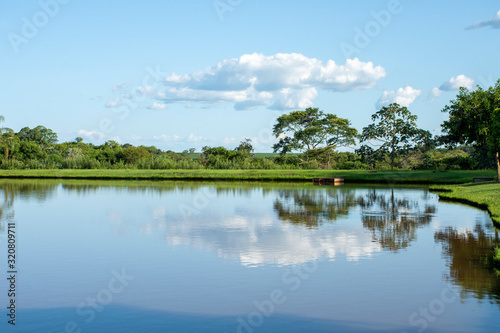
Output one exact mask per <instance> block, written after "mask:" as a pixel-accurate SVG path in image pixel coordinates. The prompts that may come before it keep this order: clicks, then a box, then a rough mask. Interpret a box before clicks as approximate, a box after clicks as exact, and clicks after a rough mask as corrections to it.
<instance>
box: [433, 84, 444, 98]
mask: <svg viewBox="0 0 500 333" xmlns="http://www.w3.org/2000/svg"><path fill="white" fill-rule="evenodd" d="M442 93H443V91H442V90H441V89H439V88H438V87H434V88H432V90H431V97H432V99H433V100H434V98H437V97H439V96H441V94H442Z"/></svg>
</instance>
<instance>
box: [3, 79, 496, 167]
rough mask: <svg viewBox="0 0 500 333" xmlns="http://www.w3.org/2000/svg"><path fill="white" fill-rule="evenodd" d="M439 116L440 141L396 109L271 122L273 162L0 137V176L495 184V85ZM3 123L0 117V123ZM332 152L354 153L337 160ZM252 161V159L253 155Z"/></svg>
mask: <svg viewBox="0 0 500 333" xmlns="http://www.w3.org/2000/svg"><path fill="white" fill-rule="evenodd" d="M442 111H443V112H446V113H448V114H449V120H447V121H445V122H443V124H442V125H441V127H442V132H443V134H442V135H439V136H433V135H432V134H431V133H430V132H429V131H427V130H424V129H420V128H418V126H417V123H416V121H417V116H416V115H413V114H412V113H411V112H410V110H408V108H407V107H404V106H401V105H399V104H397V103H393V104H390V105H388V106H385V107H382V108H381V109H380V110H379V111H377V112H376V113H374V114H373V115H372V117H371V120H372V123H371V124H369V125H368V126H366V127H364V128H363V129H362V131H360V132H358V130H357V129H356V128H354V127H352V126H351V122H350V120H348V119H345V118H341V117H338V116H337V115H334V114H330V113H325V112H324V111H320V110H319V109H318V108H307V109H305V110H301V111H292V112H290V113H288V114H284V115H282V116H280V117H278V119H277V121H276V124H275V125H274V127H273V133H274V135H275V136H276V138H277V139H278V142H277V143H276V144H274V146H273V147H272V148H273V151H274V152H275V153H276V154H274V156H264V157H262V156H256V155H255V153H254V148H253V146H252V142H251V140H250V139H245V140H243V141H242V142H240V144H239V145H238V146H237V147H235V148H234V149H227V148H225V147H209V146H205V147H203V148H202V152H201V153H195V149H194V148H191V149H189V150H185V151H184V152H182V153H176V152H173V151H171V150H167V151H164V150H161V149H158V148H156V147H154V146H138V147H136V146H133V145H131V144H128V143H126V144H123V145H120V144H119V143H117V142H115V141H106V142H105V143H104V144H101V145H94V144H92V143H84V142H83V139H82V138H81V137H77V138H76V139H75V140H73V141H71V142H64V143H58V137H57V133H55V132H54V131H53V130H51V129H49V128H46V127H44V126H37V127H35V128H29V127H24V128H22V129H21V130H20V131H19V132H17V133H16V132H14V131H13V130H12V129H9V128H2V129H1V136H0V146H1V148H2V149H1V150H0V155H3V156H0V157H3V158H2V160H1V161H2V162H1V165H0V167H1V168H3V169H97V168H109V169H122V168H134V169H203V168H207V169H301V168H302V169H317V168H323V169H395V168H397V169H412V170H416V169H486V168H496V169H497V172H498V174H499V176H500V161H499V152H500V80H499V81H497V83H496V85H495V86H493V87H490V88H488V89H486V90H485V89H482V88H481V87H477V89H476V90H474V91H469V90H467V89H466V88H460V92H459V94H458V95H457V96H456V99H455V100H452V101H450V104H449V105H446V106H445V107H444V109H443V110H442ZM3 121H4V118H3V117H2V116H0V122H3ZM340 147H350V148H353V149H354V148H355V147H357V149H355V151H354V153H350V152H338V151H337V149H338V148H340ZM258 155H259V154H258Z"/></svg>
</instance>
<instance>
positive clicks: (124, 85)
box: [113, 81, 130, 92]
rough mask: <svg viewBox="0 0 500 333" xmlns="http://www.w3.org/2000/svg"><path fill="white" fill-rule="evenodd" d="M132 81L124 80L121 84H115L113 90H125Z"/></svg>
mask: <svg viewBox="0 0 500 333" xmlns="http://www.w3.org/2000/svg"><path fill="white" fill-rule="evenodd" d="M129 84H130V82H128V81H127V82H122V83H119V84H115V85H114V86H113V91H115V92H116V91H119V90H123V89H127V88H128V86H129Z"/></svg>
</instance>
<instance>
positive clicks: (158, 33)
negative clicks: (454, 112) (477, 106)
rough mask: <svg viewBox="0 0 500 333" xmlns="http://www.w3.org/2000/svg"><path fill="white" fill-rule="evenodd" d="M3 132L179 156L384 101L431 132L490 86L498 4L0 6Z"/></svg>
mask: <svg viewBox="0 0 500 333" xmlns="http://www.w3.org/2000/svg"><path fill="white" fill-rule="evenodd" d="M0 36H2V38H1V42H0V48H1V53H0V54H1V59H2V61H1V65H0V66H1V72H0V74H1V80H0V89H1V91H2V108H1V110H0V114H2V115H3V116H4V117H5V123H4V124H3V126H5V127H10V128H12V129H14V130H15V131H19V130H20V129H21V128H22V127H24V126H29V127H35V126H37V125H44V126H46V127H48V128H51V129H53V130H54V131H56V132H57V133H58V134H59V139H60V141H69V140H72V139H74V138H75V137H77V136H81V137H83V138H84V140H85V141H86V142H92V143H95V144H101V143H103V142H104V141H106V140H116V141H118V142H120V143H122V144H123V143H132V144H134V145H142V144H144V145H155V146H157V147H159V148H162V149H166V150H167V149H171V150H174V151H182V150H184V149H188V148H191V147H194V148H196V149H197V151H199V150H200V149H201V147H203V146H205V145H209V146H219V145H222V146H226V147H228V148H234V147H236V146H237V145H238V143H239V142H240V141H241V140H243V139H244V138H245V137H248V138H251V139H252V140H253V143H254V146H255V147H256V151H259V152H268V151H271V150H272V149H271V146H272V144H273V143H274V138H273V137H272V135H271V130H272V124H273V123H274V121H275V120H276V118H277V117H278V116H279V115H281V114H283V113H285V112H289V111H292V110H301V109H304V108H306V107H309V106H313V107H318V108H320V109H321V110H324V111H325V112H329V113H334V114H337V115H338V116H340V117H345V118H348V119H350V120H351V121H352V124H353V125H354V126H355V127H356V128H358V130H361V129H362V128H363V127H364V126H366V125H368V124H369V123H370V116H371V115H372V114H373V113H374V112H376V111H377V110H378V108H380V107H381V106H383V105H385V104H388V103H391V102H399V103H400V104H403V105H407V106H408V107H409V109H410V111H412V112H413V113H414V114H416V115H418V117H419V119H418V123H419V125H420V126H421V127H422V128H424V129H427V130H430V131H432V132H433V133H439V130H440V124H441V123H442V121H443V120H445V119H446V115H445V114H443V113H441V112H440V110H441V109H442V108H443V107H444V106H445V105H446V104H447V103H448V102H449V100H451V99H453V98H454V97H455V96H456V94H457V92H458V87H460V86H466V87H469V88H474V87H475V85H477V84H478V85H480V86H482V87H488V86H490V85H493V84H494V83H495V82H496V80H497V79H498V78H500V66H499V65H498V55H499V54H500V43H499V42H500V4H499V3H498V1H493V0H491V1H488V0H484V1H480V2H478V1H476V2H473V1H426V0H420V1H417V0H413V1H411V0H390V1H387V0H384V1H368V0H366V1H326V0H325V1H321V0H316V1H315V0H311V1H294V0H288V1H281V0H277V1H261V0H252V1H250V0H220V1H219V0H217V1H214V0H191V1H189V0H187V1H159V0H158V1H157V0H151V1H147V0H144V1H127V0H122V1H94V0H88V1H81V0H41V1H10V0H0Z"/></svg>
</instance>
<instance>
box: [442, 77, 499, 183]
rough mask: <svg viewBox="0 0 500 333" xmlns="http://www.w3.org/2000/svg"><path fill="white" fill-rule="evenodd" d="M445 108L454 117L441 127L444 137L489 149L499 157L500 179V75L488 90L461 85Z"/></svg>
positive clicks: (497, 158) (497, 160)
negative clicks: (470, 88)
mask: <svg viewBox="0 0 500 333" xmlns="http://www.w3.org/2000/svg"><path fill="white" fill-rule="evenodd" d="M450 103H451V104H450V105H447V106H445V107H444V109H443V110H442V111H443V112H448V113H449V115H450V119H449V120H448V121H445V122H444V123H443V124H442V125H441V127H442V129H443V132H444V133H445V135H444V136H442V137H441V141H442V142H443V143H445V144H447V145H448V146H453V145H455V144H470V145H472V146H474V147H475V148H478V149H483V150H484V151H488V152H489V153H490V154H491V155H492V156H491V158H495V161H496V162H495V165H496V168H497V181H500V156H499V155H500V79H499V80H498V81H497V83H496V84H495V86H494V87H489V88H488V89H487V90H484V89H482V88H481V87H479V86H478V87H477V89H476V90H474V91H469V90H468V89H466V88H463V87H462V88H460V92H459V94H458V95H457V98H456V99H455V100H452V101H450Z"/></svg>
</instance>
